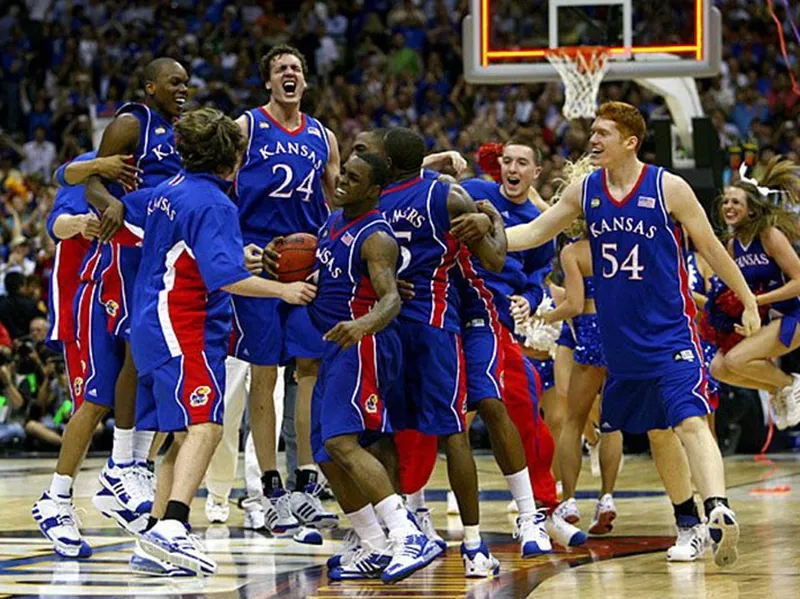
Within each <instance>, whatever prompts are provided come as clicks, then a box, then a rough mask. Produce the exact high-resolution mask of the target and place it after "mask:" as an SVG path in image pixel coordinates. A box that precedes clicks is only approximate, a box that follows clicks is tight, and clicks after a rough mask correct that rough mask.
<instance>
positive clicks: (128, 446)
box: [111, 426, 133, 464]
mask: <svg viewBox="0 0 800 599" xmlns="http://www.w3.org/2000/svg"><path fill="white" fill-rule="evenodd" d="M111 459H112V460H113V461H114V463H115V464H130V463H131V462H132V461H133V429H132V428H128V429H124V428H117V427H116V426H115V427H114V446H113V447H112V448H111Z"/></svg>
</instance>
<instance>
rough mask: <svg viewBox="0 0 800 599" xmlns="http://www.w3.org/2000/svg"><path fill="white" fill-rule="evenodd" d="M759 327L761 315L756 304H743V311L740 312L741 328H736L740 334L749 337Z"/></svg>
mask: <svg viewBox="0 0 800 599" xmlns="http://www.w3.org/2000/svg"><path fill="white" fill-rule="evenodd" d="M760 328H761V316H760V315H759V313H758V306H757V305H756V304H755V302H753V303H751V304H750V305H748V306H745V308H744V313H743V314H742V326H741V327H740V329H741V330H737V332H738V333H739V334H740V335H744V336H745V337H749V336H750V335H752V334H753V333H755V332H756V331H757V330H758V329H760Z"/></svg>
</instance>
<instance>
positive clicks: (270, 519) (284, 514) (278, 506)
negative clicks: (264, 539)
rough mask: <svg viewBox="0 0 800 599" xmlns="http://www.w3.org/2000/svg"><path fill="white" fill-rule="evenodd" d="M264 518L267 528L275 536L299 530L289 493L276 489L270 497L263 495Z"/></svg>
mask: <svg viewBox="0 0 800 599" xmlns="http://www.w3.org/2000/svg"><path fill="white" fill-rule="evenodd" d="M262 504H263V506H264V519H265V521H266V524H267V528H269V529H270V531H271V532H272V534H273V535H274V536H276V537H290V536H292V535H294V533H296V532H297V531H298V530H300V522H298V521H297V518H295V517H294V515H293V514H292V509H291V507H290V506H289V493H287V492H286V491H285V490H284V489H278V490H276V491H274V492H273V493H272V495H271V496H270V497H264V500H263V502H262Z"/></svg>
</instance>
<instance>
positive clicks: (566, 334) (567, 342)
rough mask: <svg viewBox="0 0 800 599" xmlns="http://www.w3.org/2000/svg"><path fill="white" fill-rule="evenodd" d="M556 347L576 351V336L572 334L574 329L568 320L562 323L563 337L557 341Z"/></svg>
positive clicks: (560, 336)
mask: <svg viewBox="0 0 800 599" xmlns="http://www.w3.org/2000/svg"><path fill="white" fill-rule="evenodd" d="M556 345H562V346H564V347H568V348H569V349H575V336H574V335H573V334H572V329H571V328H569V323H568V322H567V321H566V320H565V321H564V322H562V323H561V335H559V337H558V339H556Z"/></svg>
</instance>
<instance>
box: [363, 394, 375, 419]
mask: <svg viewBox="0 0 800 599" xmlns="http://www.w3.org/2000/svg"><path fill="white" fill-rule="evenodd" d="M364 409H365V410H366V411H367V413H369V414H375V413H376V412H377V411H378V396H377V395H375V394H374V393H373V394H372V395H370V396H369V397H368V398H367V403H366V404H364Z"/></svg>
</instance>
